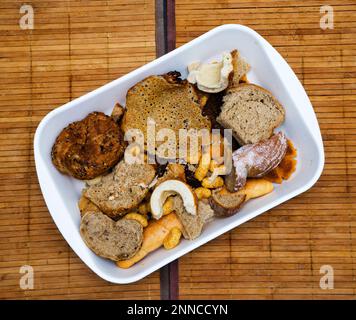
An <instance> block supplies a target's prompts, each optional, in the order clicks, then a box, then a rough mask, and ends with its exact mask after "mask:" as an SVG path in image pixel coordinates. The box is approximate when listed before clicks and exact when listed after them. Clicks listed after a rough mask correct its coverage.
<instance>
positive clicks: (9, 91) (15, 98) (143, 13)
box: [0, 0, 160, 299]
mask: <svg viewBox="0 0 356 320" xmlns="http://www.w3.org/2000/svg"><path fill="white" fill-rule="evenodd" d="M28 4H31V5H32V6H33V9H34V29H33V30H21V29H20V27H19V19H20V18H21V16H22V15H23V14H20V12H19V10H20V7H21V6H22V5H23V2H22V1H13V0H11V1H4V0H2V1H1V2H0V84H1V85H0V132H1V135H0V174H1V179H0V191H1V192H0V198H1V199H0V209H1V210H0V298H1V299H13V298H16V299H159V298H160V283H159V272H155V273H154V274H152V275H150V276H148V277H146V278H145V279H143V280H141V281H138V282H136V283H133V284H129V285H114V284H111V283H108V282H106V281H104V280H102V279H100V278H99V277H98V276H97V275H95V274H94V273H93V272H92V271H90V270H89V269H88V268H87V267H86V266H85V265H84V263H83V262H82V261H81V260H80V259H79V258H78V257H77V256H76V255H75V254H74V253H73V251H72V250H71V249H70V248H69V246H68V245H67V243H66V241H65V240H64V239H63V237H62V236H61V234H60V233H59V231H58V230H57V228H56V226H55V224H54V223H53V221H52V219H51V216H50V214H49V212H48V210H47V208H46V205H45V203H44V201H43V198H42V194H41V191H40V188H39V186H38V182H37V177H36V173H35V167H34V159H33V149H32V143H33V135H34V132H35V129H36V127H37V125H38V123H39V121H40V120H41V119H42V118H43V116H45V115H46V114H47V113H48V112H49V111H51V110H52V109H54V108H56V107H59V106H61V105H63V104H64V103H66V102H68V101H70V100H72V99H74V98H76V97H78V96H81V95H82V94H84V93H86V92H89V91H91V90H93V89H95V88H97V87H99V86H101V85H103V84H105V83H107V82H109V81H111V80H114V79H116V78H118V77H120V76H121V75H124V74H126V73H128V72H130V71H132V70H134V69H136V68H137V67H139V66H141V65H143V64H145V63H147V62H149V61H151V60H153V59H155V50H156V48H155V3H154V0H139V1H135V2H133V1H123V0H109V1H99V0H92V1H81V0H67V1H44V0H36V1H30V2H29V3H28ZM23 265H30V266H32V267H33V269H34V289H33V290H22V289H21V288H20V285H19V281H20V277H21V276H22V274H21V273H20V268H21V266H23Z"/></svg>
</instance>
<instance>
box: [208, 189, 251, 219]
mask: <svg viewBox="0 0 356 320" xmlns="http://www.w3.org/2000/svg"><path fill="white" fill-rule="evenodd" d="M245 198H246V195H245V194H241V193H237V192H235V193H231V192H229V191H228V190H226V189H225V188H223V189H220V190H214V191H213V192H212V195H211V197H210V198H209V202H210V206H211V207H212V209H213V210H214V213H215V215H216V216H217V217H229V216H232V215H234V214H235V213H237V212H238V211H239V209H240V207H241V205H242V203H243V202H244V201H245Z"/></svg>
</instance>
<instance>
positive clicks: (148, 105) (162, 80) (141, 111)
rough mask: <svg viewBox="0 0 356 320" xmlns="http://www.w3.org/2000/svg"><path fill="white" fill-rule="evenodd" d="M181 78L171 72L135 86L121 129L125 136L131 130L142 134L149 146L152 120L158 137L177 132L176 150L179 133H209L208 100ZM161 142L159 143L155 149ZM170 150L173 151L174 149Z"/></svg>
mask: <svg viewBox="0 0 356 320" xmlns="http://www.w3.org/2000/svg"><path fill="white" fill-rule="evenodd" d="M179 76H180V73H178V72H171V73H169V74H167V75H163V76H150V77H148V78H146V79H144V80H142V81H141V82H139V83H137V84H135V85H134V86H133V87H132V88H131V89H130V90H129V91H128V92H127V96H126V112H125V115H124V118H123V120H122V129H123V130H124V131H125V132H127V131H129V130H130V129H139V130H141V132H142V133H143V134H144V137H145V143H147V139H148V138H149V139H150V138H152V137H147V121H148V119H149V118H150V119H152V120H154V121H155V126H156V127H155V129H156V133H157V132H158V131H159V130H161V129H171V130H173V131H174V133H175V135H176V139H177V140H176V141H177V146H178V141H179V129H187V130H189V129H198V130H199V129H208V130H210V128H211V123H210V120H209V119H208V117H206V116H203V115H202V107H203V106H204V105H205V103H206V100H207V97H206V96H204V95H201V94H200V93H198V91H197V89H195V87H194V86H193V85H192V84H190V83H189V82H188V81H185V80H184V81H182V80H180V79H179ZM162 142H163V141H162ZM162 142H159V141H156V146H157V147H158V146H159V145H160V144H161V143H162ZM177 146H176V147H177ZM170 150H174V149H173V146H172V148H170ZM175 151H176V150H174V152H175ZM151 152H153V151H151Z"/></svg>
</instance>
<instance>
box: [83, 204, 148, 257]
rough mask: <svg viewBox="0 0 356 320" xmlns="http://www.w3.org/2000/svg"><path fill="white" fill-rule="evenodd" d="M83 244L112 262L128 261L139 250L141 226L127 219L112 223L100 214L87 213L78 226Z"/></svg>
mask: <svg viewBox="0 0 356 320" xmlns="http://www.w3.org/2000/svg"><path fill="white" fill-rule="evenodd" d="M80 235H81V236H82V239H83V240H84V242H85V244H86V245H87V246H88V247H89V248H90V249H91V250H92V251H94V252H95V253H96V254H97V255H98V256H100V257H103V258H106V259H110V260H113V261H118V260H123V259H129V258H131V257H133V256H134V255H135V254H136V252H137V251H138V250H139V249H140V248H141V244H142V239H143V228H142V225H141V224H140V223H139V222H137V221H135V220H129V219H121V220H119V221H117V222H115V221H113V220H112V219H110V218H109V217H107V216H106V215H105V214H103V213H101V212H96V211H91V212H87V213H86V214H85V215H84V216H83V218H82V221H81V224H80Z"/></svg>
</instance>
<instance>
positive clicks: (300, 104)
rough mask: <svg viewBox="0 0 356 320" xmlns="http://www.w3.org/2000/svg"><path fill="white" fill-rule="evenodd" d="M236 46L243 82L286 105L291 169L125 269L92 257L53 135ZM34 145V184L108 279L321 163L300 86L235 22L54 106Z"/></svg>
mask: <svg viewBox="0 0 356 320" xmlns="http://www.w3.org/2000/svg"><path fill="white" fill-rule="evenodd" d="M235 48H237V49H238V50H239V51H240V52H241V54H242V56H243V57H245V58H246V59H247V61H248V62H249V63H250V64H251V67H252V68H251V71H250V72H249V74H248V79H249V81H250V82H252V83H256V84H259V85H261V86H263V87H265V88H267V89H269V90H270V91H271V92H272V93H273V94H274V95H275V96H276V97H277V98H278V99H279V100H280V102H281V103H282V104H283V105H284V107H285V109H286V121H285V123H284V125H283V127H282V128H281V129H282V130H283V131H285V132H286V134H287V136H288V137H289V138H291V139H292V141H293V142H294V144H295V146H296V147H297V149H298V166H297V170H296V172H295V173H294V174H293V176H292V178H291V179H290V180H288V181H287V182H284V183H283V185H276V186H275V191H274V192H273V193H271V194H269V195H267V196H264V197H261V198H259V199H255V200H253V201H250V202H248V203H246V204H245V205H244V206H243V208H242V210H241V211H240V212H239V213H238V214H236V215H234V216H232V217H229V218H224V219H216V220H214V221H213V222H212V223H210V224H209V225H207V227H206V228H205V229H204V232H203V233H202V235H201V236H200V237H199V238H198V239H196V240H194V241H186V240H183V241H182V243H181V244H180V245H179V246H178V247H176V248H175V249H173V250H170V251H167V250H164V249H159V250H157V251H155V252H153V253H151V254H150V255H149V256H147V257H146V258H145V259H144V260H142V261H141V262H139V263H137V264H136V265H135V266H133V267H132V268H130V269H127V270H124V269H119V268H118V267H116V266H115V264H114V263H113V262H111V261H108V260H105V259H102V258H100V257H98V256H97V255H95V254H94V253H93V252H92V251H91V250H90V249H88V248H87V246H86V245H85V244H84V242H83V241H82V239H81V237H80V234H79V223H80V215H79V210H78V207H77V201H78V199H79V197H80V191H81V189H82V186H83V183H82V182H80V181H78V180H75V179H73V178H71V177H69V176H65V175H62V174H61V173H59V172H58V171H57V170H56V168H55V167H54V166H53V165H52V162H51V157H50V151H51V147H52V145H53V143H54V141H55V138H56V136H57V135H58V134H59V132H60V131H61V130H62V129H63V128H64V127H65V126H66V125H68V124H69V123H70V122H73V121H76V120H80V119H82V118H84V117H85V116H86V115H87V114H88V113H89V112H92V111H102V112H105V113H107V114H109V113H110V112H111V110H112V108H113V106H114V104H115V103H116V102H117V101H118V102H120V103H121V104H125V96H126V92H127V90H128V89H129V88H130V87H131V86H133V85H134V84H135V83H137V82H138V81H140V80H142V79H144V78H145V77H147V76H149V75H155V74H163V73H166V72H168V71H172V70H178V71H180V72H181V73H182V75H183V77H185V76H186V75H187V74H186V66H187V64H188V63H190V62H192V61H195V60H203V61H204V60H208V59H211V58H213V57H214V56H217V55H220V54H221V52H223V51H227V50H229V51H230V50H232V49H235ZM34 151H35V161H36V170H37V175H38V179H39V182H40V185H41V190H42V193H43V196H44V199H45V201H46V204H47V207H48V209H49V211H50V213H51V215H52V217H53V220H54V221H55V223H56V225H57V227H58V229H59V230H60V232H61V233H62V235H63V237H64V238H65V239H66V240H67V242H68V244H69V245H70V246H71V247H72V249H73V250H74V251H75V252H76V254H77V255H78V256H79V257H80V258H81V259H82V260H83V261H84V262H85V263H86V264H87V265H88V267H89V268H90V269H92V270H93V271H94V272H95V273H96V274H98V275H99V276H100V277H102V278H103V279H105V280H107V281H110V282H114V283H129V282H134V281H137V280H139V279H142V278H143V277H145V276H147V275H148V274H150V273H151V272H153V271H155V270H157V269H159V268H161V267H162V266H164V265H166V264H167V263H169V262H171V261H173V260H175V259H177V258H179V257H181V256H182V255H184V254H186V253H187V252H189V251H191V250H194V249H195V248H197V247H199V246H201V245H203V244H205V243H206V242H208V241H210V240H212V239H214V238H216V237H218V236H219V235H221V234H223V233H224V232H227V231H229V230H231V229H233V228H235V227H237V226H238V225H240V224H242V223H244V222H246V221H248V220H250V219H252V218H254V217H256V216H257V215H259V214H261V213H263V212H265V211H267V210H269V209H271V208H273V207H275V206H277V205H279V204H280V203H282V202H285V201H287V200H288V199H291V198H293V197H295V196H297V195H298V194H300V193H302V192H304V191H306V190H307V189H309V188H310V187H311V186H312V185H313V184H314V183H315V182H316V181H317V180H318V178H319V176H320V174H321V172H322V170H323V166H324V150H323V143H322V139H321V134H320V129H319V126H318V122H317V119H316V116H315V114H314V111H313V108H312V105H311V103H310V101H309V99H308V97H307V95H306V93H305V91H304V89H303V87H302V85H301V84H300V82H299V81H298V79H297V77H296V75H295V74H294V72H293V71H292V69H291V68H290V67H289V66H288V64H287V63H286V61H285V60H284V59H283V58H282V57H281V56H280V55H279V53H278V52H277V51H276V50H275V49H274V48H273V47H272V46H271V45H270V44H269V43H268V42H267V41H266V40H265V39H263V38H262V37H261V36H260V35H259V34H258V33H256V32H255V31H253V30H251V29H249V28H247V27H245V26H241V25H223V26H220V27H217V28H215V29H213V30H211V31H209V32H207V33H206V34H204V35H202V36H200V37H198V38H197V39H195V40H193V41H191V42H189V43H187V44H185V45H183V46H182V47H180V48H178V49H176V50H174V51H172V52H170V53H168V54H166V55H165V56H163V57H161V58H159V59H157V60H155V61H153V62H151V63H149V64H147V65H145V66H143V67H141V68H139V69H137V70H135V71H133V72H131V73H129V74H127V75H125V76H123V77H121V78H119V79H117V80H115V81H112V82H110V83H108V84H107V85H104V86H103V87H101V88H99V89H96V90H94V91H92V92H90V93H88V94H86V95H84V96H82V97H80V98H78V99H76V100H73V101H71V102H69V103H67V104H65V105H64V106H62V107H60V108H57V109H55V110H53V111H52V112H50V113H49V114H48V115H47V116H46V117H45V118H44V119H43V120H42V122H41V123H40V125H39V126H38V128H37V131H36V135H35V139H34Z"/></svg>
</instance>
